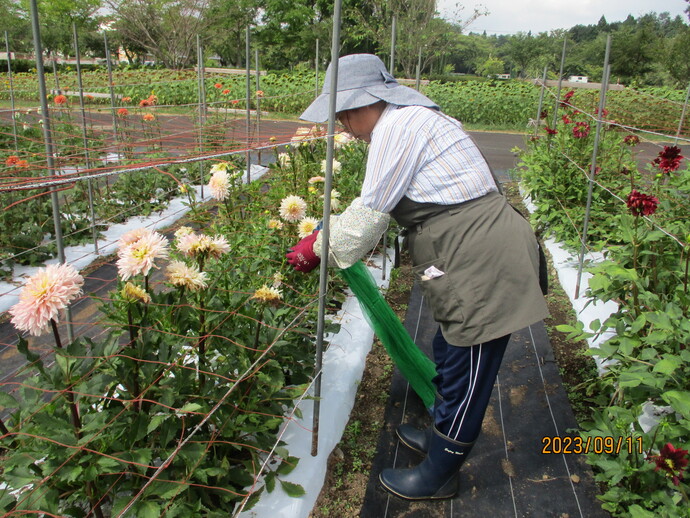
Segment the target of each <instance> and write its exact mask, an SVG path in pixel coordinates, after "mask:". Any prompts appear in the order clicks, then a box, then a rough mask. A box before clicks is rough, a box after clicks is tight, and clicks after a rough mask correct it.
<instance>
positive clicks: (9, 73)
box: [5, 31, 19, 153]
mask: <svg viewBox="0 0 690 518" xmlns="http://www.w3.org/2000/svg"><path fill="white" fill-rule="evenodd" d="M5 50H6V51H7V81H8V82H9V87H10V110H11V112H12V135H13V137H14V150H15V152H17V153H18V152H19V142H18V140H17V118H16V117H15V113H14V83H13V82H12V58H11V57H10V56H11V55H10V39H9V37H8V36H7V31H5Z"/></svg>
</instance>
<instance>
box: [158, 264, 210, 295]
mask: <svg viewBox="0 0 690 518" xmlns="http://www.w3.org/2000/svg"><path fill="white" fill-rule="evenodd" d="M166 275H167V277H168V282H170V284H172V285H173V286H179V287H183V288H187V289H189V290H190V291H199V290H202V289H204V288H206V287H208V284H207V283H206V273H205V272H200V271H199V269H198V268H197V267H195V266H188V265H187V264H185V263H184V262H182V261H170V264H168V268H167V270H166Z"/></svg>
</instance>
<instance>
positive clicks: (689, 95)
mask: <svg viewBox="0 0 690 518" xmlns="http://www.w3.org/2000/svg"><path fill="white" fill-rule="evenodd" d="M8 56H9V54H8ZM7 59H9V57H8V58H7ZM688 98H690V85H688V91H687V92H685V102H684V103H683V109H682V110H681V112H680V120H679V121H678V130H677V131H676V139H675V140H674V141H673V145H676V144H678V139H679V138H680V134H681V132H682V131H683V123H684V122H685V112H686V111H687V109H688Z"/></svg>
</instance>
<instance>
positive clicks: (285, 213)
mask: <svg viewBox="0 0 690 518" xmlns="http://www.w3.org/2000/svg"><path fill="white" fill-rule="evenodd" d="M306 213H307V202H306V201H304V200H303V199H302V198H300V197H299V196H287V197H285V198H283V200H282V201H281V202H280V217H281V218H283V219H284V220H285V221H288V222H292V223H294V222H297V221H299V220H301V219H303V218H304V216H305V215H306Z"/></svg>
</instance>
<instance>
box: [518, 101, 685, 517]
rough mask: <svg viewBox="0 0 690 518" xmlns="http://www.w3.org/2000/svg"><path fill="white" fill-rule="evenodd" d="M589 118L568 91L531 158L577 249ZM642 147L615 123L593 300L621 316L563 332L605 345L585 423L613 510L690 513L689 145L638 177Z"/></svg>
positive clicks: (532, 185) (543, 208) (598, 188)
mask: <svg viewBox="0 0 690 518" xmlns="http://www.w3.org/2000/svg"><path fill="white" fill-rule="evenodd" d="M578 108H579V106H578ZM615 116H616V114H615V112H614V113H611V114H606V113H605V114H603V117H604V118H605V119H608V118H615ZM590 117H591V116H588V115H587V114H586V113H583V112H582V111H580V110H578V109H576V106H575V105H574V102H573V100H572V95H570V94H566V98H564V99H563V102H562V104H561V108H560V113H559V119H558V124H557V126H556V127H555V128H548V127H547V128H546V130H545V131H544V134H542V135H539V136H538V137H533V138H532V139H531V140H530V142H529V144H528V149H527V151H526V152H524V153H523V154H522V155H521V162H520V168H521V179H522V186H523V188H524V189H525V191H526V193H527V194H528V195H529V196H530V197H531V199H532V201H533V203H534V205H535V211H534V213H533V219H534V221H535V223H536V224H537V225H538V226H540V227H541V228H542V229H543V230H544V231H545V232H546V233H548V234H551V235H553V236H555V238H556V239H557V240H559V241H561V242H564V243H566V244H567V245H569V246H570V247H571V249H573V250H578V249H579V243H580V237H579V233H580V232H581V230H582V222H583V219H584V213H585V205H586V200H587V191H588V175H589V173H590V171H589V168H588V166H587V165H586V164H588V163H589V160H590V157H591V154H592V146H593V143H594V141H593V134H594V132H593V131H589V130H588V131H584V130H583V128H584V127H585V125H588V126H589V125H593V124H594V123H593V122H590V121H592V119H591V118H590ZM590 129H593V128H590ZM638 142H639V138H638V136H637V135H635V134H629V133H627V132H624V131H621V130H619V129H618V127H617V126H615V125H612V124H607V123H606V122H605V121H604V124H603V128H602V134H601V140H600V143H599V150H600V152H599V155H598V162H597V168H596V171H595V174H594V178H595V186H594V192H593V202H592V212H591V219H590V224H589V233H588V243H589V244H590V246H591V247H592V248H593V249H594V250H598V251H602V252H603V253H604V256H605V260H603V261H601V262H598V263H596V264H589V265H588V268H587V270H588V271H589V272H590V273H591V275H592V277H591V279H590V280H589V287H588V288H587V292H586V297H587V298H588V299H591V301H590V302H595V303H596V302H609V301H611V302H615V303H616V305H617V310H614V311H613V312H612V313H611V315H610V316H608V317H607V318H605V319H603V320H599V319H595V320H594V321H593V322H592V323H591V324H590V326H589V328H588V329H585V328H584V324H583V323H582V322H580V323H579V325H578V326H577V327H569V326H560V327H559V330H561V331H565V332H568V333H570V336H571V337H572V338H589V339H596V338H599V340H598V341H597V343H596V345H594V346H593V347H592V348H591V349H590V354H592V355H594V356H595V357H597V358H598V361H599V364H600V366H602V369H603V374H602V375H601V377H600V378H598V379H595V380H592V381H591V383H589V384H588V385H587V386H585V387H581V388H582V391H583V393H584V394H586V397H587V398H588V399H590V400H591V401H592V402H593V403H594V404H595V410H594V411H593V412H592V415H591V421H589V422H586V423H581V425H582V428H583V431H582V438H583V444H587V445H590V444H591V445H594V446H593V447H591V448H589V449H588V451H589V454H588V462H589V463H590V464H592V466H593V467H594V469H595V474H596V478H597V480H598V481H599V482H600V483H601V484H602V485H603V486H604V487H605V492H604V494H603V496H602V497H601V499H602V502H603V507H604V509H606V510H607V511H609V512H611V513H612V514H613V515H614V516H639V517H643V516H644V517H646V516H650V517H651V516H668V517H674V516H687V513H686V510H687V508H688V507H687V506H688V503H689V502H688V487H689V486H688V482H687V480H685V479H684V474H685V472H686V468H687V464H688V450H689V449H690V405H689V404H688V402H689V401H690V390H689V389H688V387H690V367H689V366H690V362H689V361H690V350H689V349H688V348H687V345H688V343H690V324H689V322H690V318H689V317H690V293H689V278H688V265H689V262H690V221H689V220H688V218H687V213H688V211H687V200H688V196H689V195H690V169H689V168H688V162H687V161H685V162H684V163H683V161H682V160H683V157H682V156H681V155H680V152H679V149H678V148H676V147H674V146H664V147H663V149H662V150H661V151H660V152H659V155H658V157H657V158H656V159H655V160H654V161H653V162H652V163H651V164H649V166H648V167H647V168H646V170H644V171H638V169H637V167H636V165H635V161H634V150H635V146H636V144H637V143H638ZM650 417H651V419H650ZM597 444H599V445H600V447H597V446H596V445H597Z"/></svg>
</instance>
